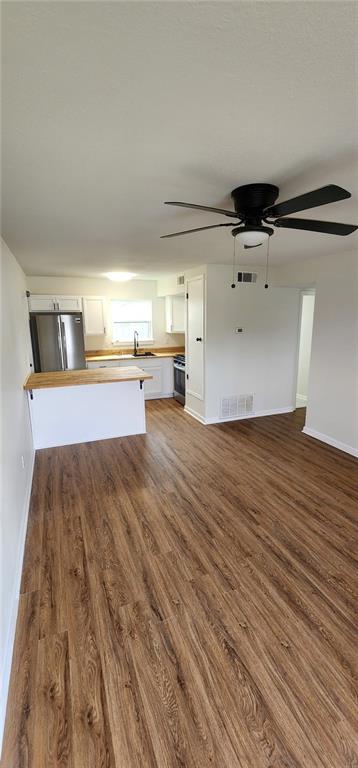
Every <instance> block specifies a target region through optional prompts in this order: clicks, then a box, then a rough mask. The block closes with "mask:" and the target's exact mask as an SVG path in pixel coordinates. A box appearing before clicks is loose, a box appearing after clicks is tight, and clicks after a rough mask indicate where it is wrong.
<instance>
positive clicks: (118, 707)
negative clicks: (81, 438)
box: [2, 400, 358, 768]
mask: <svg viewBox="0 0 358 768" xmlns="http://www.w3.org/2000/svg"><path fill="white" fill-rule="evenodd" d="M147 413H148V434H147V435H145V436H136V437H128V438H122V439H120V440H106V441H102V442H98V443H87V444H82V445H75V446H69V447H64V448H55V449H49V450H43V451H39V452H38V453H37V456H36V466H35V474H34V484H33V494H32V502H31V510H30V517H29V526H28V534H27V543H26V552H25V562H24V570H23V578H22V588H21V593H22V594H21V598H20V606H19V616H18V624H17V635H16V644H15V654H14V662H13V671H12V678H11V687H10V697H9V704H8V714H7V722H6V732H5V740H4V750H3V761H2V766H3V768H55V766H56V768H57V767H61V768H176V767H177V766H178V767H180V768H194V766H195V768H206V767H209V766H210V767H211V768H239V767H240V768H345V767H347V768H348V767H349V768H353V767H354V768H357V766H358V737H357V711H358V710H357V688H356V681H357V624H356V621H355V618H356V617H355V612H354V610H355V607H356V602H355V598H356V588H357V569H356V555H357V547H356V542H357V536H356V522H357V508H358V481H357V473H358V470H357V467H358V463H357V461H356V460H355V459H353V458H350V457H349V456H347V455H344V454H343V453H340V452H338V451H336V450H335V449H333V448H330V447H328V446H324V445H323V444H321V443H319V442H317V441H314V440H312V439H311V438H309V437H307V436H304V435H303V434H302V433H301V431H300V429H301V426H302V416H303V412H302V411H296V413H295V414H287V415H282V416H274V417H268V418H260V419H256V420H250V421H242V422H236V423H234V422H233V423H228V424H225V425H220V426H210V427H203V426H201V425H200V424H199V423H197V422H195V421H193V420H192V419H191V418H190V417H189V416H187V415H185V414H184V412H183V410H182V408H181V407H180V406H179V405H178V404H177V403H175V402H174V401H165V400H164V401H152V402H149V403H147Z"/></svg>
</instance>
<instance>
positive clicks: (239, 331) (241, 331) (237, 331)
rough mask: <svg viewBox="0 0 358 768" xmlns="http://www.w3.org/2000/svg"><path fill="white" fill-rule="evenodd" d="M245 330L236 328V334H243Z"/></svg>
mask: <svg viewBox="0 0 358 768" xmlns="http://www.w3.org/2000/svg"><path fill="white" fill-rule="evenodd" d="M243 330H244V329H243V328H235V333H243Z"/></svg>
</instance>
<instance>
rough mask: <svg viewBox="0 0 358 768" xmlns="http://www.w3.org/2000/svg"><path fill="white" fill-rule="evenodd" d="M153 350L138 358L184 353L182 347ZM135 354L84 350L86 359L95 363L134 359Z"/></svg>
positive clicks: (145, 358) (146, 358)
mask: <svg viewBox="0 0 358 768" xmlns="http://www.w3.org/2000/svg"><path fill="white" fill-rule="evenodd" d="M151 351H152V352H153V355H148V356H147V357H139V360H150V359H151V357H153V358H155V357H175V355H178V354H184V352H185V350H184V347H174V348H173V347H169V349H163V348H162V349H158V350H155V349H153V350H151ZM135 359H136V358H135V355H133V354H131V353H130V352H124V351H121V350H118V351H114V350H107V349H103V350H93V351H91V350H88V351H87V352H86V360H87V362H89V363H95V362H97V360H98V362H100V361H103V360H135Z"/></svg>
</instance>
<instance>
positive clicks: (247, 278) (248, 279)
mask: <svg viewBox="0 0 358 768" xmlns="http://www.w3.org/2000/svg"><path fill="white" fill-rule="evenodd" d="M256 280H257V273H256V272H238V273H237V282H238V283H256Z"/></svg>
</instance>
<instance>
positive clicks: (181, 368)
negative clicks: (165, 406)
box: [174, 355, 185, 405]
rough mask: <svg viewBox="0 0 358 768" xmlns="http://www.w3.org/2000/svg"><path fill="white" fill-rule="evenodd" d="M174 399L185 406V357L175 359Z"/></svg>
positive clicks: (180, 356) (178, 356) (177, 356)
mask: <svg viewBox="0 0 358 768" xmlns="http://www.w3.org/2000/svg"><path fill="white" fill-rule="evenodd" d="M174 397H175V399H176V400H178V401H179V403H182V405H185V355H176V357H175V358H174Z"/></svg>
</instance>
